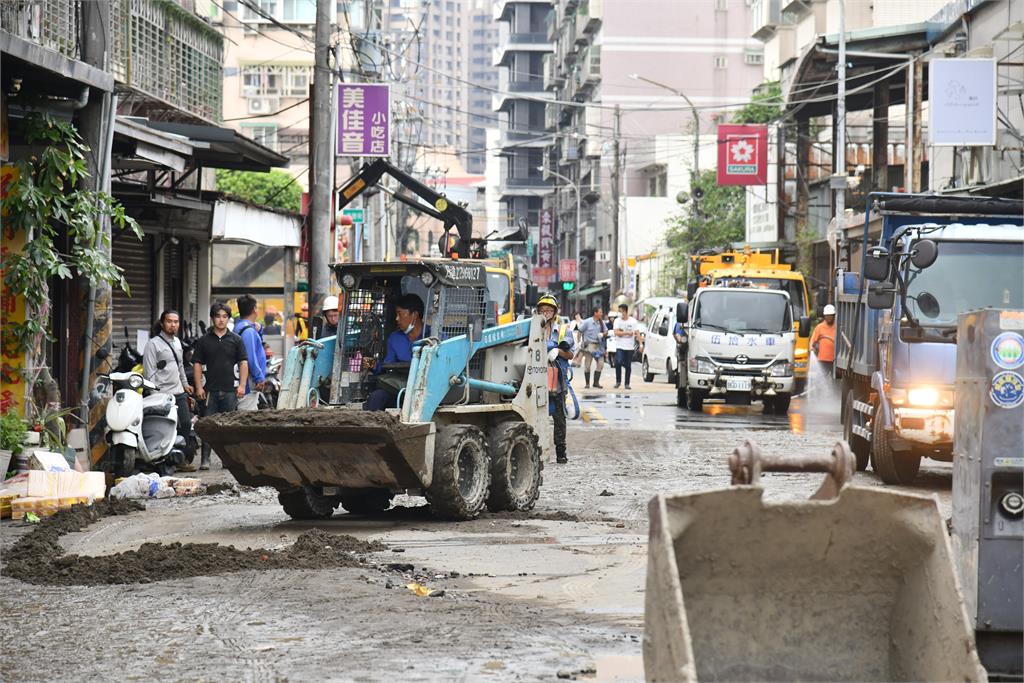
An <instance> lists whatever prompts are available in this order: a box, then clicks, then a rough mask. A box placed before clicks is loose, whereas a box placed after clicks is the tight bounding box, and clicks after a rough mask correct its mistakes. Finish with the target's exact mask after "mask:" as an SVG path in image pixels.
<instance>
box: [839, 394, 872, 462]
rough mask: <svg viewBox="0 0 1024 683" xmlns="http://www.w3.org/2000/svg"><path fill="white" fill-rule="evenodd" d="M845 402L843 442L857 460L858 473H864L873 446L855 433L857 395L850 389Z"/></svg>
mask: <svg viewBox="0 0 1024 683" xmlns="http://www.w3.org/2000/svg"><path fill="white" fill-rule="evenodd" d="M844 396H845V399H844V400H843V441H845V442H846V443H847V444H849V445H850V450H851V451H853V455H854V457H855V458H856V459H857V471H858V472H863V471H864V470H866V469H867V468H868V457H869V456H870V454H871V444H869V443H868V442H867V440H866V439H863V438H861V437H860V436H858V435H856V434H854V433H853V418H854V416H853V402H854V400H855V394H854V393H853V389H848V390H847V392H846V394H844Z"/></svg>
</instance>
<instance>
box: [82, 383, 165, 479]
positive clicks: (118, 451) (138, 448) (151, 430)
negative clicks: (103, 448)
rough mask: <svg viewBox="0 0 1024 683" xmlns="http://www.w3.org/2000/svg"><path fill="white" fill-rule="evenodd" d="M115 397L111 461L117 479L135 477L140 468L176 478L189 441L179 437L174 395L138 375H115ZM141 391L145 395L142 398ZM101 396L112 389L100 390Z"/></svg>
mask: <svg viewBox="0 0 1024 683" xmlns="http://www.w3.org/2000/svg"><path fill="white" fill-rule="evenodd" d="M105 379H109V382H110V384H111V385H113V388H114V395H113V396H112V397H111V398H110V400H109V401H108V402H107V429H106V433H105V438H106V441H107V461H108V463H109V465H110V467H111V468H112V469H113V472H114V474H115V476H120V477H127V476H130V475H132V474H133V473H134V472H135V470H136V467H138V468H139V469H145V470H151V471H155V472H156V473H157V474H160V475H161V476H163V475H171V474H174V471H175V468H177V467H178V466H180V465H181V464H182V463H183V462H184V461H185V454H184V452H185V439H183V438H182V437H181V436H179V435H178V406H177V404H176V403H175V401H174V396H172V395H171V394H166V393H160V392H157V391H156V386H155V385H154V384H153V383H152V382H150V381H149V380H146V379H144V378H143V376H142V375H140V374H139V373H137V372H112V373H110V374H109V375H105V376H103V377H101V379H100V381H101V382H103V381H104V380H105ZM139 389H142V390H143V392H144V393H142V394H140V393H139ZM97 390H98V391H99V393H100V394H101V395H103V394H106V393H107V391H109V390H110V386H109V385H108V386H104V387H102V388H101V387H97Z"/></svg>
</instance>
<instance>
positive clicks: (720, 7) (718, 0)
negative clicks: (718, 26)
mask: <svg viewBox="0 0 1024 683" xmlns="http://www.w3.org/2000/svg"><path fill="white" fill-rule="evenodd" d="M728 9H729V0H715V11H716V12H725V11H726V10H728Z"/></svg>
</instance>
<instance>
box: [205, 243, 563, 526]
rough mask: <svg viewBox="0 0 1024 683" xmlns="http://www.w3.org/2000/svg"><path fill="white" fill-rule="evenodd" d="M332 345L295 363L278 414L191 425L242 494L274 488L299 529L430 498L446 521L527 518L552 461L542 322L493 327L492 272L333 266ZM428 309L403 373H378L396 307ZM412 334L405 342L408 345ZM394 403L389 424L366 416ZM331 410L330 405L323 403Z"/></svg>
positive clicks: (298, 353)
mask: <svg viewBox="0 0 1024 683" xmlns="http://www.w3.org/2000/svg"><path fill="white" fill-rule="evenodd" d="M333 268H334V272H335V275H336V277H337V280H338V283H339V284H340V285H341V288H342V291H343V295H342V297H341V300H342V302H343V304H342V310H341V315H340V319H339V323H338V334H337V335H336V336H333V337H326V338H323V339H318V340H307V341H305V342H303V343H301V344H299V345H298V346H296V347H295V348H294V349H292V351H291V353H290V354H289V358H288V362H287V363H286V366H285V374H284V379H283V381H282V386H281V394H280V398H279V403H278V405H279V407H280V408H281V409H280V410H273V411H259V412H258V413H256V412H253V413H229V414H226V415H217V416H213V417H210V418H206V419H204V420H202V421H200V423H199V424H198V425H197V431H198V432H199V434H200V436H201V437H202V438H203V440H204V441H206V442H208V443H210V444H211V445H212V446H213V448H214V450H215V451H216V452H217V454H218V455H219V456H220V458H221V460H222V461H223V462H224V466H225V467H226V468H227V469H228V470H229V471H230V472H231V473H232V475H234V477H235V479H237V480H238V482H239V483H241V484H245V485H251V486H272V487H274V488H276V489H277V490H278V492H279V495H278V498H279V501H280V503H281V505H282V506H283V508H284V510H285V512H287V513H288V514H289V515H290V516H291V517H293V518H295V519H322V518H326V517H330V516H331V515H333V513H334V511H335V510H336V509H337V507H338V506H339V505H340V506H341V507H343V508H345V509H346V510H347V511H349V512H350V513H372V512H379V511H382V510H385V509H387V507H389V505H390V503H391V499H392V498H393V497H394V495H396V494H399V493H404V494H409V495H422V496H425V497H426V499H427V501H428V502H429V504H430V507H431V510H432V512H433V513H434V514H435V515H436V516H438V517H441V518H445V519H456V520H462V519H471V518H473V517H475V516H476V515H477V514H478V513H479V512H480V511H481V510H482V509H483V508H484V507H485V506H486V507H487V508H489V509H491V510H526V509H530V508H531V507H533V505H534V503H535V501H536V500H537V497H538V495H539V492H540V486H541V483H542V477H541V470H542V468H543V461H544V457H545V453H546V452H550V450H551V448H552V446H551V428H550V426H549V421H548V391H547V369H548V361H547V356H548V351H547V336H546V335H545V334H544V329H545V328H544V327H543V318H542V317H540V316H531V317H529V318H524V319H521V320H517V321H515V322H512V323H506V324H503V325H500V324H497V319H496V318H495V317H494V313H495V309H494V308H493V307H488V306H487V295H486V292H487V286H486V268H485V266H484V265H482V264H479V263H467V262H461V261H457V260H445V259H436V260H420V261H397V262H381V263H356V264H335V265H334V266H333ZM403 295H415V296H416V297H419V298H420V300H421V301H423V302H424V317H423V322H424V325H425V333H424V337H423V339H421V340H419V341H417V342H415V343H414V345H413V355H412V359H411V362H409V363H388V364H387V365H384V364H381V363H380V361H381V360H382V358H383V356H384V349H385V343H386V340H387V339H388V336H389V335H390V334H392V333H393V332H395V330H396V325H395V305H394V302H395V300H396V299H398V297H400V296H403ZM400 333H403V334H404V331H400ZM381 387H390V388H391V389H393V390H394V394H393V397H392V399H391V407H390V408H388V409H387V410H385V411H384V412H371V411H366V410H363V409H362V406H363V403H364V401H366V400H367V398H368V397H369V396H370V394H371V392H373V391H375V390H377V389H380V388H381ZM325 397H326V398H325Z"/></svg>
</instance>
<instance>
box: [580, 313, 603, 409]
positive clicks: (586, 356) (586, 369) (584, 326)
mask: <svg viewBox="0 0 1024 683" xmlns="http://www.w3.org/2000/svg"><path fill="white" fill-rule="evenodd" d="M579 330H580V344H581V346H582V347H583V351H582V352H581V353H582V355H583V379H584V380H586V383H587V387H586V388H587V389H589V388H590V386H591V374H590V368H591V367H595V366H596V368H597V369H596V370H595V371H594V375H593V386H594V388H595V389H601V388H603V387H602V386H601V370H602V369H603V368H604V345H605V338H606V337H607V336H608V323H606V322H605V320H604V309H603V308H601V307H600V306H598V307H597V308H595V309H594V311H593V313H592V314H591V316H590V317H589V318H587V319H586V320H584V321H583V322H582V323H580V326H579Z"/></svg>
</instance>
